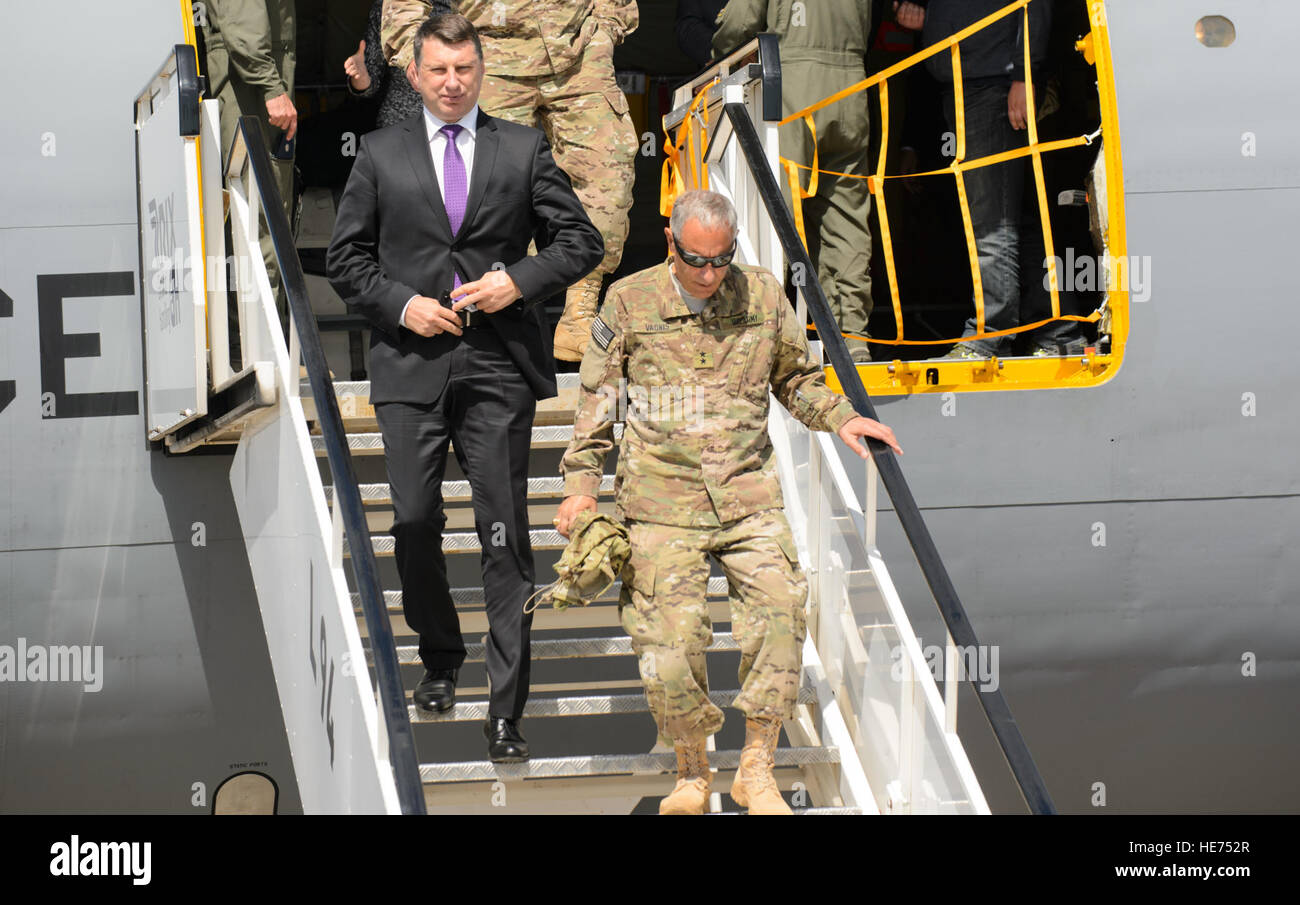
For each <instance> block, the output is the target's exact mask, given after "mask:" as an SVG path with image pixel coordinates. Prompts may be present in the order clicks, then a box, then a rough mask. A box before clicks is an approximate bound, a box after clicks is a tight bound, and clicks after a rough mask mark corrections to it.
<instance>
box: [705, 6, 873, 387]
mask: <svg viewBox="0 0 1300 905" xmlns="http://www.w3.org/2000/svg"><path fill="white" fill-rule="evenodd" d="M760 31H770V32H775V33H776V34H777V35H779V36H780V40H781V112H782V114H783V115H787V116H788V115H789V114H791V113H795V112H797V111H799V110H803V109H804V108H805V107H808V106H810V105H812V104H814V103H816V102H817V101H819V100H821V99H822V98H824V97H829V96H830V95H832V94H834V93H835V92H837V91H839V90H841V89H843V88H847V87H848V86H849V85H852V84H853V83H855V82H860V81H862V79H864V78H866V71H865V69H864V68H863V58H864V56H865V54H866V52H867V48H868V47H869V46H870V45H871V0H816V2H804V3H798V2H794V0H731V2H730V3H728V4H727V6H726V8H724V9H723V11H722V12H721V13H720V14H719V16H718V30H717V31H716V32H714V35H713V53H714V56H715V57H724V56H726V55H727V54H729V53H731V52H732V51H734V50H736V49H737V48H739V47H740V46H741V45H742V44H744V43H745V42H747V41H749V40H751V39H752V38H753V37H754V35H756V34H757V33H758V32H760ZM812 118H813V125H814V126H815V127H816V129H817V158H818V159H817V166H818V168H819V169H822V170H833V171H835V172H839V173H848V174H851V175H852V176H859V177H865V176H866V175H867V174H869V173H870V172H871V165H870V162H869V161H868V159H867V143H868V142H869V141H870V139H871V130H870V128H869V116H868V112H867V92H865V91H859V92H858V93H856V94H851V95H849V96H848V97H846V98H844V99H843V100H840V101H836V102H835V103H834V104H831V105H830V106H829V107H825V108H823V109H821V110H819V111H817V112H816V113H814V114H813V117H812ZM780 138H781V155H782V156H783V157H786V158H788V159H790V160H793V161H794V162H795V163H798V164H802V165H803V166H811V165H812V162H813V140H812V135H811V133H809V131H808V127H807V126H806V125H805V124H804V122H803V120H796V121H795V122H792V123H788V124H787V125H784V126H782V127H781V136H780ZM796 172H798V174H799V180H800V183H801V184H802V185H803V186H805V187H807V186H808V185H809V184H810V183H809V177H810V176H811V175H812V174H811V173H810V172H809V171H808V170H797V171H796ZM817 182H818V184H817V193H816V194H815V195H813V196H812V197H811V198H806V199H804V201H803V216H804V229H805V232H806V233H807V240H808V253H809V255H811V256H812V259H813V262H814V263H815V264H816V266H817V279H818V280H819V282H820V283H821V285H822V289H823V290H824V291H825V293H826V299H827V301H829V302H830V303H831V310H833V311H834V312H835V319H836V320H837V321H839V325H840V330H841V331H843V332H845V333H853V334H855V335H857V336H866V335H867V318H868V317H870V316H871V229H870V227H869V226H868V225H867V217H868V215H869V214H870V213H871V192H870V191H869V190H868V188H867V180H866V179H865V178H856V179H855V178H850V176H832V175H830V174H829V173H821V174H819V176H818V179H817ZM790 200H791V203H793V204H797V203H799V199H797V198H794V199H790ZM845 341H846V342H847V343H848V346H849V351H850V352H851V353H852V355H853V358H854V360H855V361H870V360H871V352H870V347H869V346H868V345H867V343H866V342H864V341H862V340H857V339H853V338H846V340H845Z"/></svg>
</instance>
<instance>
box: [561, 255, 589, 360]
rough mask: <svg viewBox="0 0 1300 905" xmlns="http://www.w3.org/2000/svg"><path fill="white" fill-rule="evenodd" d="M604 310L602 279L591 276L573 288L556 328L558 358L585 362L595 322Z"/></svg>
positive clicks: (575, 284)
mask: <svg viewBox="0 0 1300 905" xmlns="http://www.w3.org/2000/svg"><path fill="white" fill-rule="evenodd" d="M599 307H600V277H599V276H594V275H593V276H587V277H584V278H582V279H581V280H579V281H578V282H576V283H574V284H573V285H572V286H570V287H569V291H568V292H567V293H566V294H565V296H564V314H562V315H561V316H560V322H559V323H558V324H556V325H555V357H556V358H558V359H559V360H560V361H582V356H583V355H585V354H586V352H587V343H589V342H590V341H591V322H592V321H594V320H595V319H596V310H597V309H598V308H599Z"/></svg>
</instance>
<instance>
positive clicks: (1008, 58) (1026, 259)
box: [895, 0, 1084, 358]
mask: <svg viewBox="0 0 1300 905" xmlns="http://www.w3.org/2000/svg"><path fill="white" fill-rule="evenodd" d="M1004 5H1005V4H1004V3H1003V2H1001V0H924V2H923V0H915V2H908V3H896V4H895V14H896V16H897V18H898V21H899V23H900V24H902V25H904V26H906V27H909V28H922V29H923V30H922V36H923V43H924V45H925V46H927V47H928V46H930V45H932V44H935V43H937V42H939V41H942V40H943V39H945V38H947V37H949V36H950V35H952V34H954V33H956V32H958V31H960V30H961V29H963V28H965V27H967V26H968V25H970V24H972V23H973V22H976V21H977V20H979V19H982V18H984V17H985V16H987V15H990V14H991V13H994V12H996V11H997V10H999V9H1001V8H1002V7H1003V6H1004ZM1027 9H1028V10H1029V49H1030V65H1031V67H1032V74H1033V77H1034V83H1035V85H1036V86H1038V90H1037V94H1038V95H1039V97H1040V99H1041V97H1042V96H1043V94H1044V91H1043V87H1044V86H1045V84H1046V83H1045V79H1044V70H1045V63H1046V59H1047V47H1048V36H1049V32H1050V29H1051V14H1052V6H1051V0H1034V2H1033V3H1030V4H1029V6H1028V7H1027ZM1023 26H1024V17H1023V15H1022V14H1020V13H1019V12H1016V13H1012V14H1010V15H1007V16H1004V17H1003V18H1002V19H999V20H998V21H997V22H994V23H993V24H991V25H989V26H987V27H986V28H984V29H982V30H980V31H978V32H976V33H975V34H973V35H971V36H970V37H969V38H967V39H965V40H964V41H962V42H961V45H960V46H961V64H962V88H963V95H964V98H965V119H966V123H965V125H966V155H965V158H964V159H965V160H976V159H978V158H981V157H988V156H991V155H993V154H999V153H1001V152H1003V151H1009V150H1011V149H1012V148H1017V147H1023V146H1024V145H1025V144H1026V142H1027V132H1026V129H1027V126H1028V117H1029V112H1028V109H1027V97H1026V90H1025V72H1024V43H1023V40H1024V36H1023V31H1024V27H1023ZM925 65H926V67H927V68H928V69H929V71H930V74H931V75H933V76H934V78H935V79H937V80H938V81H939V83H940V85H941V87H942V89H943V95H944V113H945V116H946V118H947V122H948V127H949V128H950V129H951V130H952V131H953V133H954V134H955V133H956V130H957V118H956V110H955V94H954V90H953V84H952V61H951V57H950V55H949V54H947V53H940V54H936V55H935V56H933V57H931V58H930V59H928V60H926V63H925ZM963 179H964V181H965V185H966V199H967V204H968V206H969V208H970V217H971V226H972V229H973V231H974V234H975V250H976V254H977V256H978V259H979V272H980V282H981V283H982V284H983V290H984V332H986V333H993V332H996V331H999V330H1008V329H1012V328H1015V327H1018V326H1020V325H1021V324H1027V323H1033V322H1034V321H1038V320H1042V319H1043V318H1046V317H1050V316H1051V313H1052V297H1051V292H1050V291H1049V290H1048V288H1047V280H1046V267H1045V264H1044V251H1043V230H1042V221H1041V219H1040V215H1039V209H1038V196H1037V192H1036V190H1035V188H1034V181H1033V180H1034V175H1033V165H1032V163H1031V160H1030V158H1028V157H1020V158H1016V159H1014V160H1008V161H1003V162H1002V163H998V164H994V165H992V166H987V167H981V168H979V169H975V170H968V171H966V172H965V173H964V174H963ZM1063 298H1064V296H1063ZM1062 313H1063V314H1067V313H1070V312H1068V311H1062ZM977 332H978V329H977V324H976V318H975V313H974V312H972V313H971V316H970V318H969V319H968V320H967V321H966V325H965V327H964V328H963V330H962V336H963V337H970V336H974V335H975V334H976V333H977ZM1015 341H1016V336H1015V335H1014V334H1012V335H1009V336H1000V337H994V338H991V339H968V340H964V341H963V342H961V343H958V344H957V346H956V347H955V348H954V349H953V350H952V351H951V352H949V353H948V357H950V358H988V357H990V356H992V355H1008V354H1011V353H1012V351H1013V348H1014V345H1015ZM1028 341H1029V344H1030V346H1031V353H1030V354H1034V355H1067V354H1070V355H1072V354H1075V353H1077V352H1081V351H1082V350H1083V345H1084V339H1083V334H1082V331H1081V329H1080V327H1079V323H1078V322H1077V321H1053V322H1050V323H1047V324H1044V325H1043V326H1042V327H1039V328H1037V329H1036V330H1033V331H1031V332H1030V334H1029V337H1028Z"/></svg>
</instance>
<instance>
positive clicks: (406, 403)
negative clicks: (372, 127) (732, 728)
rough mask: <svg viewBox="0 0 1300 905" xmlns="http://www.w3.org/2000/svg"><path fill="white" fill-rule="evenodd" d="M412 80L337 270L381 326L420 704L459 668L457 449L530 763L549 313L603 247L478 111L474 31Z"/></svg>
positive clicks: (536, 162)
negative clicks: (450, 493) (452, 539)
mask: <svg viewBox="0 0 1300 905" xmlns="http://www.w3.org/2000/svg"><path fill="white" fill-rule="evenodd" d="M407 75H408V77H409V78H410V79H411V82H412V84H413V85H414V86H415V89H416V91H418V92H419V94H420V96H421V98H422V100H423V101H424V110H423V111H422V112H421V113H420V114H419V115H417V116H415V117H412V118H410V119H408V120H406V121H404V122H402V123H399V124H397V125H394V126H391V127H389V128H386V129H380V130H378V131H376V132H372V133H370V134H368V135H366V136H365V137H363V138H362V140H361V145H360V149H359V151H358V153H357V160H356V164H355V165H354V167H353V169H352V175H351V177H350V178H349V179H348V184H347V188H346V189H345V190H344V192H343V197H342V198H341V199H340V201H339V209H338V219H337V222H336V225H335V228H334V236H333V239H332V240H331V242H330V248H329V254H328V257H327V267H328V271H329V277H330V282H331V283H332V284H333V286H334V288H335V289H336V290H337V291H338V293H339V295H340V296H342V297H343V299H344V301H346V302H347V303H348V305H350V306H352V307H355V308H356V309H357V310H358V311H360V312H361V313H362V314H363V315H365V317H366V318H367V319H368V320H369V321H370V322H371V324H372V326H373V328H374V329H373V330H372V331H371V339H370V367H371V377H372V380H371V401H372V402H373V403H374V405H375V415H376V417H377V419H378V421H379V428H380V430H381V431H382V433H383V436H384V452H385V455H386V457H387V466H388V477H389V483H390V484H391V487H392V498H393V510H394V521H393V537H394V539H395V542H396V555H397V569H398V572H399V574H400V575H401V579H402V600H403V606H404V608H405V613H406V620H407V622H408V623H409V624H410V625H411V627H412V628H413V629H414V630H415V631H417V632H419V634H420V658H421V660H422V661H423V663H424V667H425V675H424V678H423V679H422V680H421V682H420V683H419V684H418V685H417V686H416V688H415V694H414V700H415V704H416V706H417V707H421V708H423V709H425V710H434V711H439V712H442V711H446V710H449V709H450V708H451V707H452V705H453V704H454V702H455V683H456V679H457V674H458V670H459V668H460V665H461V663H462V662H463V661H464V659H465V645H464V642H463V640H462V638H461V634H460V623H459V620H458V618H457V616H456V610H455V607H454V605H453V602H452V599H451V595H450V593H449V590H448V583H447V568H446V560H445V558H444V556H443V553H442V529H443V527H444V526H445V524H446V517H445V515H444V514H443V507H442V475H443V468H444V465H445V464H446V461H447V445H448V441H449V440H450V441H451V443H452V445H453V447H454V449H455V451H456V459H457V461H458V462H459V463H460V465H461V468H462V469H464V471H465V473H466V475H467V476H468V477H469V481H470V489H471V493H472V495H473V500H474V522H475V527H476V530H477V532H478V536H479V541H480V543H481V545H482V550H483V554H482V565H483V590H484V596H485V602H486V607H487V616H488V622H489V625H490V630H489V634H488V643H487V671H488V681H489V683H490V686H491V696H490V702H489V708H488V710H489V714H490V715H489V719H488V722H487V725H486V726H485V727H484V732H485V734H486V735H487V737H488V753H489V756H490V757H491V758H492V760H494V761H497V762H515V761H522V760H526V759H527V758H528V746H527V743H526V742H525V741H524V738H523V736H522V735H521V734H520V731H519V726H518V721H519V718H520V717H521V716H522V714H523V709H524V702H525V700H526V699H527V696H528V675H529V658H530V654H529V631H530V628H531V622H532V620H531V617H530V616H526V615H525V614H524V612H523V606H524V602H525V601H526V600H527V599H528V597H529V596H530V595H531V594H532V592H533V580H534V576H533V561H532V548H531V547H530V545H529V540H528V528H529V523H528V506H527V502H526V497H527V478H528V455H529V446H530V436H531V428H532V423H533V415H534V413H535V411H536V406H537V400H538V399H546V398H549V397H551V396H554V395H555V394H556V384H555V366H554V362H553V359H552V356H551V350H550V348H549V343H548V341H547V331H546V330H545V325H544V321H543V318H542V317H541V305H540V303H541V302H542V301H543V300H544V299H545V298H547V297H548V296H550V295H552V294H554V293H556V292H559V291H561V290H563V289H564V288H565V287H567V286H568V285H570V284H571V283H573V282H575V281H576V280H578V279H579V278H581V277H582V276H584V275H586V274H587V273H588V272H589V271H591V270H592V269H593V268H594V267H595V266H596V264H597V263H599V262H600V260H601V257H602V255H603V253H604V243H603V242H602V240H601V237H600V233H599V232H597V231H596V229H595V228H594V227H593V226H592V225H591V221H590V220H588V219H587V215H586V214H585V213H584V211H583V208H582V204H581V203H580V202H579V201H578V199H577V197H576V196H575V195H574V193H573V189H572V188H571V187H570V184H569V180H568V177H566V176H565V175H564V173H563V172H561V171H560V170H559V168H558V167H556V165H555V161H554V160H553V159H552V157H551V152H550V148H549V146H548V145H547V142H546V139H545V137H544V136H543V135H542V133H541V132H539V131H538V130H536V129H532V128H528V127H526V126H519V125H515V124H513V123H510V122H506V121H505V120H500V119H496V118H494V117H491V116H488V115H487V114H485V113H483V112H482V111H481V110H479V108H478V103H477V101H478V95H479V89H480V87H481V86H482V84H483V76H484V63H483V52H482V49H481V47H480V44H479V39H478V35H477V34H476V32H475V30H474V26H473V25H471V24H470V22H469V21H468V20H467V19H465V18H464V17H463V16H459V15H446V16H437V17H434V18H431V19H429V20H428V21H426V22H425V23H424V24H423V25H422V26H421V27H420V29H419V31H418V32H417V33H416V35H415V59H414V61H413V62H412V64H411V66H410V67H409V68H408V70H407ZM530 240H534V241H535V242H536V247H537V249H538V250H537V254H536V255H532V256H530V255H529V254H528V244H529V241H530ZM448 293H449V294H448ZM440 297H441V301H440Z"/></svg>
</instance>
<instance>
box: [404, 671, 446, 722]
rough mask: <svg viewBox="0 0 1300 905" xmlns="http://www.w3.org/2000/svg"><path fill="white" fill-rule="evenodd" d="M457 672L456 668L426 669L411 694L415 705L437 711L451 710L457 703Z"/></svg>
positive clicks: (422, 708)
mask: <svg viewBox="0 0 1300 905" xmlns="http://www.w3.org/2000/svg"><path fill="white" fill-rule="evenodd" d="M456 673H457V670H454V669H426V670H425V671H424V678H423V679H421V680H420V684H419V685H416V686H415V692H414V693H413V694H412V695H411V699H412V700H413V701H414V702H415V706H416V707H419V708H420V709H421V710H428V711H431V712H437V713H446V712H447V711H448V710H450V709H451V708H452V707H453V706H454V705H455V703H456Z"/></svg>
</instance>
